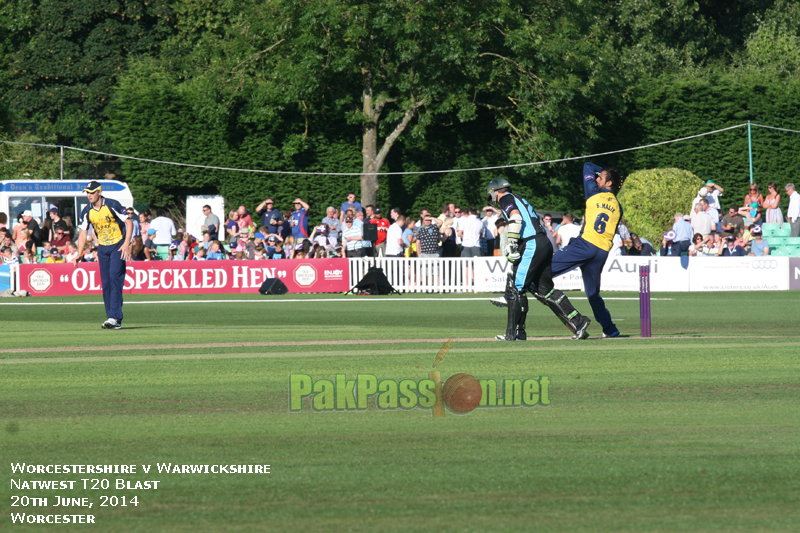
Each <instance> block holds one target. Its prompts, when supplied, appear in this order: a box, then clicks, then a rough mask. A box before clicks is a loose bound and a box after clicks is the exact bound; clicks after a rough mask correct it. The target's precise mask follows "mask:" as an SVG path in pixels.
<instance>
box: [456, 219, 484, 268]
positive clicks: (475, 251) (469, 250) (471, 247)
mask: <svg viewBox="0 0 800 533" xmlns="http://www.w3.org/2000/svg"><path fill="white" fill-rule="evenodd" d="M462 218H463V217H462ZM459 233H460V236H461V246H462V247H461V257H480V256H481V243H480V238H481V234H482V233H483V222H481V221H480V219H479V218H478V210H477V209H476V208H475V207H470V208H469V215H468V216H467V217H466V219H465V220H464V221H463V222H462V223H461V229H460V230H459Z"/></svg>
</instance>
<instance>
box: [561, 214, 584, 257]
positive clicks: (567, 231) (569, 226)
mask: <svg viewBox="0 0 800 533" xmlns="http://www.w3.org/2000/svg"><path fill="white" fill-rule="evenodd" d="M580 234H581V227H580V226H579V225H577V224H575V216H574V215H573V214H572V213H564V219H563V220H562V221H561V226H559V228H558V231H557V232H556V243H557V244H558V245H559V246H561V248H562V249H564V248H566V247H567V245H568V244H569V242H570V241H571V240H572V239H574V238H575V237H577V236H578V235H580Z"/></svg>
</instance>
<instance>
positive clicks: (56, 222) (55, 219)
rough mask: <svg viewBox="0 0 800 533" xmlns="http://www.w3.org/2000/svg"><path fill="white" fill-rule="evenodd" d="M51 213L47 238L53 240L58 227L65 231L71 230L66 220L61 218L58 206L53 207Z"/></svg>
mask: <svg viewBox="0 0 800 533" xmlns="http://www.w3.org/2000/svg"><path fill="white" fill-rule="evenodd" d="M49 215H50V232H49V235H48V236H47V238H48V239H49V240H51V241H52V240H53V238H54V235H55V232H56V230H57V229H58V228H61V229H62V230H64V233H66V232H67V231H68V230H69V228H68V227H67V223H66V221H65V220H64V219H63V218H61V214H60V213H59V211H58V208H57V207H51V208H50V211H49ZM61 251H62V252H63V251H64V250H63V249H62V250H61Z"/></svg>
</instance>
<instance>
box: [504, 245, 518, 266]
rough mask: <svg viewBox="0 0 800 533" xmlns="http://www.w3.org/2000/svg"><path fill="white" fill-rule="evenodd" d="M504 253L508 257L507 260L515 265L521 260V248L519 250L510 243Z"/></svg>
mask: <svg viewBox="0 0 800 533" xmlns="http://www.w3.org/2000/svg"><path fill="white" fill-rule="evenodd" d="M504 252H505V255H506V259H508V260H509V262H511V263H513V262H515V261H518V260H519V258H520V255H519V248H517V245H516V244H511V243H510V242H509V243H508V244H507V245H506V249H505V250H504Z"/></svg>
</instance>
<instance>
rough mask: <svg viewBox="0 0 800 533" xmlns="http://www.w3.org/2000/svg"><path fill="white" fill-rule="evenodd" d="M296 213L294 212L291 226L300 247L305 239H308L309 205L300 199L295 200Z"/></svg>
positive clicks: (293, 235)
mask: <svg viewBox="0 0 800 533" xmlns="http://www.w3.org/2000/svg"><path fill="white" fill-rule="evenodd" d="M293 203H294V211H293V212H292V218H291V225H292V237H294V242H295V243H296V244H297V245H298V246H299V245H300V244H301V243H302V242H303V241H304V240H305V239H308V235H309V233H308V204H307V203H305V202H304V201H303V200H302V199H300V198H295V200H294V202H293Z"/></svg>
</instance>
